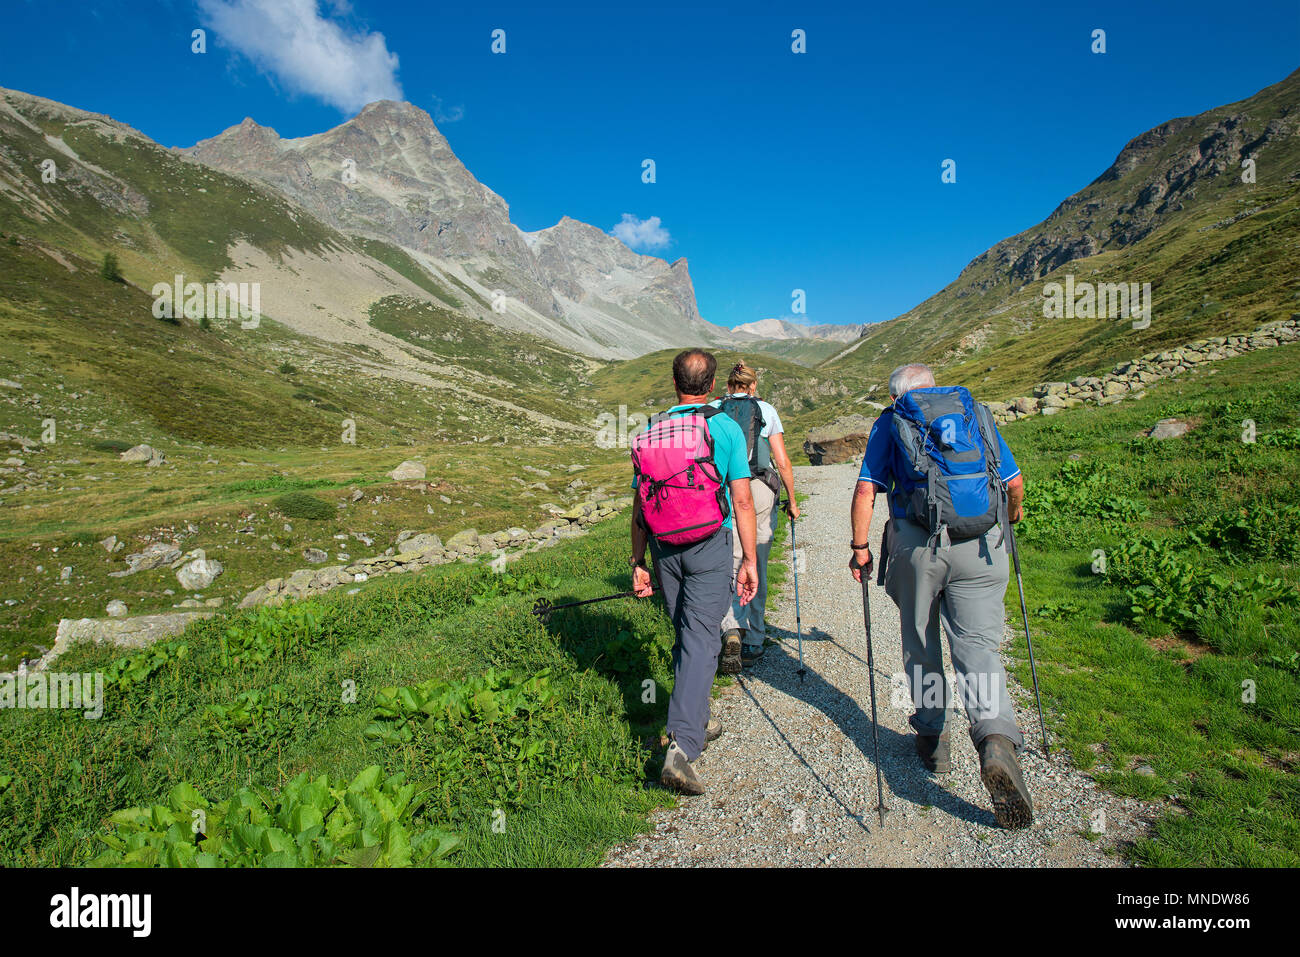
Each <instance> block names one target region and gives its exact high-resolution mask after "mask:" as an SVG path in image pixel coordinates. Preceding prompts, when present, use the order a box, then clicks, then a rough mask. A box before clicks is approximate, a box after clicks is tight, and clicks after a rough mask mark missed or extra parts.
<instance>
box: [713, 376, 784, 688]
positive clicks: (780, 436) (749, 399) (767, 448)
mask: <svg viewBox="0 0 1300 957" xmlns="http://www.w3.org/2000/svg"><path fill="white" fill-rule="evenodd" d="M709 404H710V405H712V406H713V407H715V408H718V409H721V410H722V411H723V412H725V413H727V415H728V416H730V417H731V418H732V419H734V420H735V421H736V424H737V425H739V426H740V431H741V432H742V433H743V434H744V436H745V445H746V448H747V449H748V451H749V471H750V474H751V475H752V478H750V480H749V489H750V492H751V493H752V495H753V497H754V519H755V522H756V523H757V525H758V538H757V549H758V590H757V591H755V592H754V598H753V600H751V601H750V602H749V604H748V605H742V604H741V603H740V599H739V597H733V598H732V599H731V607H730V608H728V609H727V614H726V617H725V618H723V619H722V662H721V664H719V666H718V670H719V671H721V672H722V673H723V674H725V675H734V674H738V673H739V672H740V670H741V668H742V667H743V666H746V665H752V664H753V663H754V662H756V661H758V659H759V658H761V657H763V643H764V641H766V639H767V626H766V624H765V622H764V621H763V614H764V612H765V610H766V608H767V558H768V555H769V554H770V553H771V551H772V536H773V535H774V534H775V533H776V519H777V509H776V505H777V502H778V501H779V500H780V498H781V487H782V486H783V485H784V486H785V498H786V502H785V513H786V514H787V515H788V516H790V520H791V521H794V520H795V519H797V518H798V517H799V506H798V505H797V504H796V503H795V500H794V467H793V466H792V465H791V464H790V456H789V455H787V454H786V451H785V434H784V433H785V427H784V426H782V425H781V416H779V415H778V414H777V411H776V409H775V408H773V407H772V404H771V403H770V402H764V401H763V400H762V399H760V398H759V397H758V373H757V372H756V371H755V370H754V369H753V368H751V367H750V366H747V365H746V364H745V363H744V361H743V360H742V361H740V362H738V363H736V365H735V366H734V367H733V368H732V370H731V374H730V375H729V376H727V394H726V396H724V397H723V398H721V399H715V400H714V401H713V402H710V403H709ZM774 466H775V467H774ZM732 549H733V553H732V569H733V574H735V573H736V572H737V571H738V570H739V569H740V559H741V557H742V553H741V549H740V539H739V538H736V539H735V541H734V542H733V544H732Z"/></svg>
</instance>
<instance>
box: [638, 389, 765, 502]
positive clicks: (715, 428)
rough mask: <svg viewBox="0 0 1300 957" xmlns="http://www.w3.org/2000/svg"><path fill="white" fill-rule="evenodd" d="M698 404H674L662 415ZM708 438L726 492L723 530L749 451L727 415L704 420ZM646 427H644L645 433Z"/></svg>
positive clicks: (744, 476) (745, 474) (746, 474)
mask: <svg viewBox="0 0 1300 957" xmlns="http://www.w3.org/2000/svg"><path fill="white" fill-rule="evenodd" d="M701 407H702V406H700V405H675V406H673V407H672V408H671V409H669V410H668V412H667V413H666V414H671V413H673V412H685V411H686V410H687V409H698V408H701ZM708 423H709V436H710V437H711V438H712V439H713V463H714V464H715V465H716V466H717V467H718V475H719V476H721V477H722V487H723V488H724V489H726V492H727V520H726V521H725V522H723V523H722V527H723V528H731V527H732V524H731V513H732V508H731V483H732V482H734V481H735V480H736V479H747V478H749V477H750V474H749V450H748V449H747V448H746V447H745V433H744V432H742V431H740V426H738V425H737V424H736V420H735V419H733V418H732V417H731V416H729V415H724V414H718V415H711V416H709V418H708ZM649 428H650V426H648V425H647V426H646V429H647V430H649ZM632 488H633V490H635V489H636V478H635V477H633V479H632Z"/></svg>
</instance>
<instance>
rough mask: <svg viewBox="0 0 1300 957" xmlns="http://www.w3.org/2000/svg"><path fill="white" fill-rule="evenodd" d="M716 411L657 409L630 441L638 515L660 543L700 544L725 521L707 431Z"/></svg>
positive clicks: (724, 506)
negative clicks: (659, 411) (638, 498)
mask: <svg viewBox="0 0 1300 957" xmlns="http://www.w3.org/2000/svg"><path fill="white" fill-rule="evenodd" d="M717 412H718V410H717V409H715V408H713V407H712V406H708V405H703V406H699V407H698V408H695V409H692V410H691V411H689V412H681V413H672V414H670V413H667V412H661V413H659V414H658V415H655V416H653V417H652V418H651V419H650V427H649V428H648V429H647V430H646V431H644V432H642V433H640V434H639V435H637V436H636V437H635V438H633V439H632V469H633V471H634V473H635V474H636V478H637V486H636V494H637V495H638V496H639V497H640V499H641V515H642V517H643V518H644V519H645V523H646V527H647V528H649V530H650V534H652V535H653V536H654V537H655V540H656V541H658V542H659V543H660V544H663V545H692V544H694V543H695V542H701V541H703V540H704V539H706V538H708V537H709V536H710V535H712V534H713V533H714V532H716V531H717V530H718V529H719V528H721V527H722V523H723V522H725V521H726V520H727V514H728V509H727V492H726V488H725V486H724V485H723V483H722V476H721V475H720V474H719V473H718V466H717V465H716V464H715V463H714V461H713V436H712V435H710V434H709V423H708V420H709V417H710V416H712V415H716V414H717Z"/></svg>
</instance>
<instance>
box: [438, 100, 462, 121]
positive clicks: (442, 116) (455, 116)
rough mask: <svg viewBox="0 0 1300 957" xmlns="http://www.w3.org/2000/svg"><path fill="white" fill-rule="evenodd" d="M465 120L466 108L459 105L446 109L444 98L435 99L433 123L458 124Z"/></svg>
mask: <svg viewBox="0 0 1300 957" xmlns="http://www.w3.org/2000/svg"><path fill="white" fill-rule="evenodd" d="M464 118H465V107H464V106H461V105H460V104H459V103H458V104H456V105H455V106H453V107H451V108H450V109H444V108H443V105H442V97H440V96H435V97H433V121H434V122H435V123H458V122H460V121H461V120H463V119H464Z"/></svg>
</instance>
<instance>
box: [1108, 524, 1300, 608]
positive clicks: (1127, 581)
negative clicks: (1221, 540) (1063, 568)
mask: <svg viewBox="0 0 1300 957" xmlns="http://www.w3.org/2000/svg"><path fill="white" fill-rule="evenodd" d="M1106 575H1107V577H1108V578H1110V579H1111V580H1113V581H1116V582H1118V583H1120V584H1122V585H1124V586H1125V592H1126V594H1127V596H1128V599H1129V601H1130V613H1131V614H1132V616H1133V619H1134V620H1135V621H1139V622H1141V621H1151V622H1163V623H1165V624H1167V625H1170V626H1172V627H1174V628H1177V629H1180V630H1183V631H1189V632H1196V631H1197V629H1198V626H1199V624H1200V622H1201V621H1202V620H1203V619H1204V618H1205V617H1207V616H1208V615H1210V614H1211V613H1213V612H1215V611H1222V610H1223V609H1224V608H1225V607H1226V606H1227V605H1229V604H1230V603H1232V602H1233V601H1245V602H1247V603H1249V604H1252V605H1257V606H1260V607H1269V606H1273V605H1286V606H1293V605H1296V604H1298V603H1300V594H1298V593H1297V592H1296V590H1295V588H1293V587H1292V586H1290V585H1288V584H1287V583H1286V582H1284V581H1283V580H1282V579H1280V578H1268V577H1267V576H1265V575H1262V574H1261V575H1257V576H1256V577H1255V578H1253V579H1250V580H1246V581H1243V580H1241V579H1235V578H1229V577H1228V576H1226V575H1219V574H1214V573H1211V572H1209V571H1207V570H1206V569H1205V567H1204V565H1203V564H1202V563H1199V562H1193V561H1189V560H1188V559H1186V558H1184V557H1183V556H1181V555H1180V554H1178V553H1177V552H1175V551H1174V550H1173V548H1171V547H1170V546H1169V545H1168V544H1167V543H1165V542H1162V541H1157V540H1155V539H1153V538H1150V537H1139V538H1135V539H1131V540H1129V541H1126V542H1124V543H1122V544H1121V545H1120V546H1119V547H1118V548H1116V549H1113V550H1112V551H1111V552H1109V553H1108V555H1107V568H1106Z"/></svg>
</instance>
